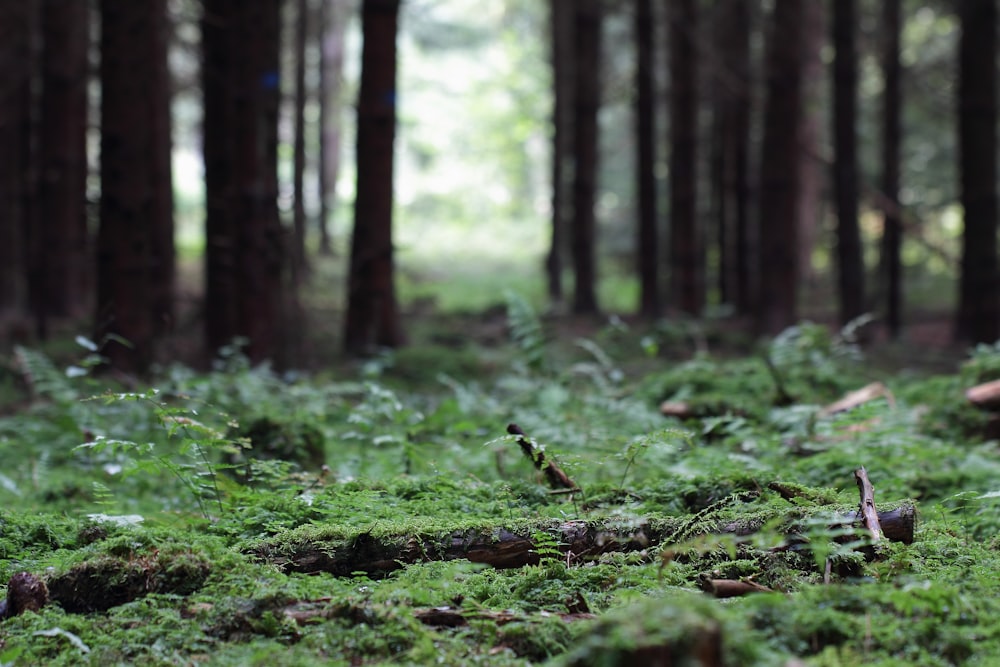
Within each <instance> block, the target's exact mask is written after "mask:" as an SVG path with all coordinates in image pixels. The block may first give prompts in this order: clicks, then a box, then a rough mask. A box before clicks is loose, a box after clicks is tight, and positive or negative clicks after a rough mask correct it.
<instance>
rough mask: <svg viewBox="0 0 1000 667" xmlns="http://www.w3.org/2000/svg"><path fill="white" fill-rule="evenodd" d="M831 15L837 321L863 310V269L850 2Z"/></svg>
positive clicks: (840, 0)
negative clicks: (838, 311) (859, 224)
mask: <svg viewBox="0 0 1000 667" xmlns="http://www.w3.org/2000/svg"><path fill="white" fill-rule="evenodd" d="M830 5H831V13H832V16H833V20H832V26H833V35H832V37H833V47H834V59H833V187H834V199H835V200H836V202H837V277H838V296H839V297H840V301H839V305H840V322H841V324H846V323H847V322H849V321H850V320H852V319H854V318H855V317H858V316H859V315H861V314H862V313H863V312H864V311H865V281H864V279H865V268H864V259H863V258H862V249H861V233H860V231H859V229H858V158H857V129H856V124H857V123H856V121H857V106H858V100H857V97H858V58H857V48H856V46H855V36H854V31H855V29H856V28H855V24H856V21H857V16H856V11H855V0H831V2H830Z"/></svg>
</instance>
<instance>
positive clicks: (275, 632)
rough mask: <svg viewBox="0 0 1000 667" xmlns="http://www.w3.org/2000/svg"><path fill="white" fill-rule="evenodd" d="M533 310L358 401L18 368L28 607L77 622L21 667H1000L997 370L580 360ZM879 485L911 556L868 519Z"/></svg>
mask: <svg viewBox="0 0 1000 667" xmlns="http://www.w3.org/2000/svg"><path fill="white" fill-rule="evenodd" d="M508 306H509V308H508V315H507V320H506V326H505V327H504V328H502V329H501V333H502V334H503V337H504V338H503V340H500V341H497V343H496V345H493V346H490V347H488V348H487V347H479V346H472V345H466V346H463V345H461V344H460V343H461V337H459V338H458V339H456V340H447V341H440V342H439V344H437V345H419V346H415V347H412V348H410V349H407V350H401V351H399V352H397V353H386V354H384V355H382V356H379V357H376V358H373V359H371V360H369V361H368V362H366V363H364V364H360V365H358V366H356V367H353V368H351V369H347V370H343V371H341V372H338V373H337V374H336V375H335V376H330V377H324V376H316V377H306V376H301V375H279V374H276V373H273V372H272V371H270V370H269V369H268V368H266V367H258V368H253V367H250V366H249V365H248V364H247V363H246V361H245V359H243V358H242V357H241V356H240V355H239V354H238V352H237V351H236V350H230V351H229V352H228V353H227V355H225V356H224V357H223V358H221V359H220V360H219V362H218V365H217V368H216V370H214V371H213V372H211V373H196V372H193V371H191V370H189V369H186V368H184V367H179V366H178V367H168V368H163V369H161V370H160V372H159V373H158V374H157V375H156V378H155V379H154V380H152V381H150V382H149V383H144V384H141V386H130V387H122V386H120V385H119V384H115V381H114V380H113V379H112V378H109V377H107V376H102V375H93V374H91V373H89V372H86V371H87V368H86V364H84V365H82V366H80V367H79V368H75V369H74V370H71V371H70V372H69V374H67V373H66V365H67V364H65V363H63V362H59V363H56V362H53V361H51V360H50V358H49V357H47V356H45V355H43V354H41V353H40V352H38V351H35V350H31V349H19V350H17V352H16V353H15V355H14V357H13V358H12V360H11V367H12V368H13V369H15V371H16V372H15V373H14V374H13V375H12V377H14V379H13V380H10V381H11V382H12V383H13V384H15V385H17V387H16V388H17V389H18V390H19V391H21V392H22V393H23V395H24V396H25V397H30V400H28V399H22V401H21V402H20V403H19V405H18V409H17V410H16V411H8V412H7V416H5V417H3V418H2V419H0V459H2V461H3V465H2V466H0V587H2V586H4V585H5V584H6V583H7V582H8V581H10V580H11V578H12V577H13V576H14V575H17V574H18V573H21V572H27V573H30V574H31V575H33V576H34V577H38V578H39V579H40V580H41V581H43V582H44V583H45V584H46V586H47V589H48V592H49V598H50V600H49V602H48V604H46V605H44V606H42V607H41V609H39V610H38V611H37V612H32V611H28V612H25V613H23V614H19V615H12V614H10V615H8V617H7V618H4V619H3V620H0V665H41V664H46V665H76V664H93V665H102V666H103V665H115V664H132V663H137V664H143V665H186V664H192V665H195V664H206V665H257V664H259V665H268V666H269V667H274V666H277V665H311V664H317V665H320V664H322V665H375V664H413V665H425V664H427V665H429V664H437V665H475V664H483V665H527V664H535V663H551V664H558V665H642V664H703V665H708V664H726V665H758V664H759V665H788V664H807V665H859V664H865V665H931V666H933V665H957V664H978V665H995V664H1000V577H998V576H997V573H998V572H1000V538H998V537H997V535H998V528H1000V449H998V445H997V442H996V441H994V440H990V439H988V438H989V437H990V429H991V422H990V419H991V416H990V415H989V414H988V413H985V412H982V411H981V410H978V409H976V408H974V407H972V406H971V405H969V404H968V402H967V401H966V399H965V396H964V390H965V389H967V388H968V387H970V386H972V385H974V384H976V383H979V382H983V381H986V380H991V379H997V378H998V377H1000V349H997V348H988V347H982V348H980V349H978V350H976V351H975V352H974V354H972V355H971V356H970V357H969V358H968V360H967V361H966V362H965V363H964V364H962V365H956V366H955V368H954V369H953V372H951V373H950V374H943V375H935V376H922V375H920V374H914V373H907V374H899V373H894V374H889V373H888V372H883V371H881V370H879V365H878V364H877V363H873V362H872V361H871V360H870V359H868V358H866V357H865V354H864V352H863V350H861V349H860V348H859V347H857V346H856V345H854V344H853V343H852V342H851V341H850V340H849V339H845V338H843V337H840V336H837V335H835V334H833V333H831V332H829V331H827V330H826V329H825V328H823V327H819V326H815V325H811V324H803V325H801V326H799V327H796V328H794V329H791V330H789V331H787V332H785V333H784V334H783V335H782V336H780V337H778V338H777V339H775V340H774V341H771V342H769V343H768V344H766V345H761V346H759V347H758V348H757V349H755V350H750V351H749V352H748V353H747V354H745V355H743V356H736V357H734V356H733V355H732V354H729V355H720V354H714V353H713V350H714V348H715V347H716V341H715V340H714V339H713V338H712V337H711V336H709V335H702V334H701V333H699V332H698V331H696V330H695V329H691V330H690V331H689V330H683V331H682V330H679V329H677V328H674V329H670V328H660V329H656V328H651V329H649V330H648V331H643V332H641V333H637V332H632V331H628V330H627V327H625V326H624V325H623V324H622V323H620V322H613V323H612V324H611V325H609V326H608V327H607V328H605V329H602V330H600V331H598V332H597V333H596V334H594V335H592V336H590V337H589V338H587V339H585V340H580V341H577V342H576V343H575V344H573V345H572V346H567V345H556V344H555V343H554V342H553V341H552V340H551V338H552V336H551V334H550V332H549V331H548V329H547V328H546V326H545V325H543V324H542V323H541V322H540V321H539V319H538V318H537V317H536V316H535V315H534V314H533V313H532V312H531V310H530V308H527V307H526V305H525V304H524V303H523V302H521V301H519V300H518V299H517V298H516V297H511V298H510V299H509V304H508ZM692 332H693V333H692ZM508 334H509V338H508V337H507V336H508ZM678 349H681V350H684V351H683V352H678ZM728 349H730V350H731V349H732V346H729V348H728ZM667 352H671V354H669V355H668V354H667ZM876 380H877V381H881V382H883V383H885V385H886V386H887V387H888V392H886V393H883V394H882V395H881V396H878V397H876V398H875V399H874V400H871V401H869V402H866V403H864V404H861V405H858V406H856V407H854V408H853V409H850V410H846V411H842V412H836V413H832V414H831V413H829V411H823V409H822V408H823V406H826V405H829V404H830V403H831V402H833V401H834V400H836V399H838V398H840V397H841V396H843V395H844V394H845V393H847V392H849V391H852V390H855V389H858V388H860V387H862V386H864V385H866V384H868V383H870V382H872V381H876ZM664 401H671V402H673V403H674V404H678V403H683V404H684V405H685V406H687V410H688V412H687V413H686V414H683V415H682V416H680V417H665V416H663V415H662V414H661V413H660V405H661V403H662V402H664ZM512 422H514V423H517V424H518V425H519V426H520V427H521V428H522V429H523V430H524V432H525V433H526V434H527V435H528V440H529V441H530V442H531V443H533V444H534V446H536V447H537V448H539V449H540V450H541V451H543V452H544V455H545V457H547V459H546V460H551V461H557V462H558V465H559V466H560V467H561V468H562V469H563V471H565V473H566V474H567V475H568V477H569V478H570V479H571V480H572V481H573V482H574V483H575V484H576V485H577V486H578V489H576V490H574V489H552V488H550V487H549V486H548V478H547V477H546V475H544V474H543V472H544V471H539V470H536V469H535V466H534V465H533V464H532V461H531V460H529V459H528V458H527V457H525V456H524V454H523V453H522V449H521V446H520V444H519V443H518V440H517V438H516V437H514V436H509V435H507V434H506V433H507V430H506V427H507V424H508V423H512ZM861 466H864V468H865V469H866V470H867V472H868V475H869V478H870V479H871V481H872V483H873V484H874V486H875V492H876V495H875V502H876V506H877V507H878V509H879V510H880V511H884V512H890V513H891V512H897V513H898V512H902V513H903V514H904V515H905V514H906V512H909V513H910V516H912V513H913V512H914V511H915V512H916V517H917V520H916V524H915V527H914V526H913V525H912V524H911V526H910V532H909V534H905V530H904V534H905V535H904V537H905V539H904V537H900V536H899V534H898V533H893V534H892V537H893V539H884V540H881V541H879V543H878V544H873V543H872V540H871V537H870V536H868V534H867V532H866V531H864V530H862V529H861V526H860V525H859V524H858V523H857V522H854V518H855V513H854V510H855V509H856V508H857V505H858V497H859V496H858V487H857V484H856V481H855V477H854V471H855V470H856V469H858V468H860V467H861ZM886 534H887V535H889V534H890V530H888V529H887V530H886ZM720 581H729V582H736V583H737V584H741V585H744V586H747V587H750V588H755V589H757V590H756V591H755V592H753V593H752V594H749V595H745V596H737V597H727V598H719V597H716V596H713V595H711V594H710V593H708V592H706V591H710V590H718V588H719V587H720V586H721V585H722V584H719V583H718V582H720ZM5 594H6V592H5V589H4V588H0V597H3V596H4V595H5ZM657 660H660V662H656V661H657ZM685 660H687V661H689V662H684V661H685ZM665 661H666V662H665ZM795 661H798V662H795Z"/></svg>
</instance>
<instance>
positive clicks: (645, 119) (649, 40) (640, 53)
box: [635, 0, 660, 318]
mask: <svg viewBox="0 0 1000 667" xmlns="http://www.w3.org/2000/svg"><path fill="white" fill-rule="evenodd" d="M635 40H636V46H637V51H636V61H637V62H636V91H637V96H636V101H635V115H636V181H637V186H638V193H639V230H638V234H637V235H636V239H637V241H638V246H637V247H636V257H637V258H638V263H639V292H640V296H639V312H640V313H641V314H642V316H643V317H646V318H654V317H657V316H658V315H659V314H660V287H659V280H660V276H659V253H658V252H657V250H658V248H657V243H659V239H658V236H659V235H658V234H657V229H656V228H657V213H656V172H655V170H656V156H655V152H654V151H655V148H654V147H655V144H656V126H655V120H654V119H655V107H656V99H655V95H654V93H653V3H652V0H636V5H635Z"/></svg>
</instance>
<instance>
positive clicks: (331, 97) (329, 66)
mask: <svg viewBox="0 0 1000 667" xmlns="http://www.w3.org/2000/svg"><path fill="white" fill-rule="evenodd" d="M317 24H318V25H319V28H320V35H319V38H320V59H319V126H320V144H319V153H320V154H319V188H320V191H319V221H318V222H319V252H320V254H321V255H332V254H333V243H332V242H331V240H330V210H331V208H332V207H335V204H336V201H337V178H338V177H339V175H340V141H341V140H340V137H341V110H342V108H343V103H342V101H341V97H342V92H341V91H342V90H343V73H344V33H345V31H346V28H347V6H346V3H343V2H329V1H328V0H319V20H318V21H317Z"/></svg>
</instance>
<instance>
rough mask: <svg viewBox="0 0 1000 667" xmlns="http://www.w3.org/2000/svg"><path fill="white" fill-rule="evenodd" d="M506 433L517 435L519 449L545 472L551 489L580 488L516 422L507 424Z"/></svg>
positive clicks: (536, 466) (537, 467)
mask: <svg viewBox="0 0 1000 667" xmlns="http://www.w3.org/2000/svg"><path fill="white" fill-rule="evenodd" d="M507 433H509V434H511V435H516V436H517V444H518V445H520V447H521V451H522V452H524V455H525V456H527V457H528V459H530V460H531V462H532V463H533V464H535V468H536V469H538V470H541V471H542V472H543V473H545V478H546V479H547V480H548V481H549V486H551V487H552V488H553V489H569V490H574V491H575V490H579V489H580V487H579V486H577V485H576V482H574V481H573V480H571V479H570V478H569V476H567V475H566V473H564V472H563V471H562V468H560V467H559V465H558V464H557V463H556V461H555V459H554V458H552V457H551V456H550V457H546V456H545V452H543V451H542V450H541V449H540V448H539V447H538V446H537V445H535V443H534V442H532V440H531V439H530V438H529V437H528V436H527V434H526V433H525V432H524V430H523V429H521V427H520V426H518V425H517V424H508V425H507Z"/></svg>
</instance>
